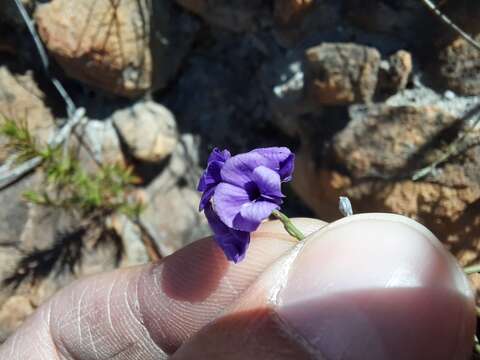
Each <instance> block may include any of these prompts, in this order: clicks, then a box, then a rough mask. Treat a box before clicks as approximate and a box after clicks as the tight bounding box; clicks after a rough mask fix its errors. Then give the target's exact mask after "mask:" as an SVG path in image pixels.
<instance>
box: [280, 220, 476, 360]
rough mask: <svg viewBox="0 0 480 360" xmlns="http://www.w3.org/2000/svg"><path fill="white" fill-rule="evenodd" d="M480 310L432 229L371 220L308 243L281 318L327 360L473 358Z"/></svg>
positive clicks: (340, 224)
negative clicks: (473, 343) (477, 314)
mask: <svg viewBox="0 0 480 360" xmlns="http://www.w3.org/2000/svg"><path fill="white" fill-rule="evenodd" d="M473 309H474V307H473V295H472V293H471V291H470V289H469V286H468V284H467V282H466V280H465V276H464V274H463V272H462V270H461V269H460V268H459V267H458V265H457V264H456V263H455V261H453V259H452V257H451V256H450V255H449V254H448V253H447V252H446V251H445V250H444V249H443V248H442V246H441V244H440V243H439V242H438V240H437V239H436V238H435V236H434V235H433V234H431V233H430V232H429V231H428V230H427V229H426V228H424V227H423V226H421V225H420V224H418V223H416V222H414V221H413V220H410V219H408V218H405V217H401V216H398V215H390V214H362V215H353V216H350V217H348V218H344V219H342V220H339V221H337V222H335V223H332V224H331V225H329V226H328V227H327V228H325V229H324V230H321V231H320V232H319V233H318V234H316V235H315V236H314V237H313V238H311V239H309V240H308V243H307V244H306V245H305V247H304V248H303V249H302V250H301V253H300V254H299V255H298V257H297V258H296V260H295V263H294V264H293V265H292V268H291V270H290V273H289V279H288V281H287V284H286V286H285V288H284V289H283V290H282V291H281V293H280V294H279V306H278V310H277V311H278V314H279V316H280V317H281V318H282V319H283V320H284V323H286V325H287V326H289V327H290V328H291V330H293V331H294V332H295V333H297V334H298V335H300V337H301V338H303V339H304V340H305V341H306V342H307V343H308V344H309V345H310V347H311V349H313V350H314V351H316V352H318V353H319V354H321V356H323V357H325V358H327V359H332V360H335V359H372V360H375V359H410V360H412V359H426V358H434V359H452V358H466V357H465V356H466V355H468V353H469V352H470V349H471V339H472V337H473V331H474V325H475V316H474V311H473ZM433 339H435V346H433V345H432V341H433Z"/></svg>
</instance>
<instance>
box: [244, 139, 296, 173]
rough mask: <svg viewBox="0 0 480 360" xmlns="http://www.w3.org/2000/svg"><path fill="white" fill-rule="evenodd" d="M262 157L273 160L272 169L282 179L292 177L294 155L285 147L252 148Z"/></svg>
mask: <svg viewBox="0 0 480 360" xmlns="http://www.w3.org/2000/svg"><path fill="white" fill-rule="evenodd" d="M251 152H255V153H258V154H260V155H262V156H263V157H265V158H267V159H269V160H271V161H273V162H274V163H275V167H271V169H272V170H276V171H278V173H279V175H280V179H281V180H282V181H290V180H291V179H292V173H293V164H294V160H295V155H294V154H293V153H292V152H291V151H290V149H289V148H287V147H268V148H259V149H255V150H252V151H251Z"/></svg>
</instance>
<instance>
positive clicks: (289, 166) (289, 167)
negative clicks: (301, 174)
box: [278, 154, 295, 181]
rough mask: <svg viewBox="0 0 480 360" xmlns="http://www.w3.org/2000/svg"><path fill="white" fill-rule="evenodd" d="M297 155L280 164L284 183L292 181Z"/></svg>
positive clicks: (281, 177)
mask: <svg viewBox="0 0 480 360" xmlns="http://www.w3.org/2000/svg"><path fill="white" fill-rule="evenodd" d="M294 164H295V154H290V156H289V157H287V158H286V159H285V160H284V161H282V162H281V163H280V170H279V171H278V173H279V175H280V179H282V181H290V180H292V174H293V169H294V167H295V165H294Z"/></svg>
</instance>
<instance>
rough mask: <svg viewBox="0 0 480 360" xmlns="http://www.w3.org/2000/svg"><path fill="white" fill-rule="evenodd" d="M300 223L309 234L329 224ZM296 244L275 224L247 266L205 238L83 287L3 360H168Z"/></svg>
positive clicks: (38, 320)
mask: <svg viewBox="0 0 480 360" xmlns="http://www.w3.org/2000/svg"><path fill="white" fill-rule="evenodd" d="M295 222H296V224H297V226H298V227H299V228H300V229H301V230H302V231H304V232H305V233H310V232H312V231H315V230H316V229H318V228H320V227H322V226H323V225H324V224H325V223H323V222H321V221H318V220H309V219H296V220H295ZM294 245H295V240H293V239H292V238H291V237H290V236H288V235H287V233H286V232H285V231H284V230H283V227H282V226H281V224H280V223H279V222H276V221H275V222H270V223H265V224H263V225H262V226H261V228H260V229H259V230H258V231H257V232H256V233H255V234H253V235H252V241H251V246H250V249H249V252H248V255H247V257H246V259H245V261H243V262H242V263H240V264H236V265H232V264H231V263H229V262H228V261H227V260H226V258H225V256H224V254H223V253H222V252H221V251H220V250H219V248H218V247H217V246H216V245H215V243H214V241H213V240H212V239H203V240H200V241H197V242H195V243H193V244H191V245H190V246H188V247H186V248H184V249H182V250H180V251H178V252H177V253H175V254H174V255H172V256H169V257H167V258H165V259H164V260H163V261H161V262H159V263H157V264H152V265H148V266H145V267H137V268H131V269H122V270H118V271H115V272H112V273H108V274H103V275H99V276H95V277H91V278H88V279H84V280H81V281H78V282H76V283H75V284H73V285H72V286H70V287H68V288H67V289H65V290H63V291H62V292H61V293H59V294H58V295H57V296H55V297H54V298H53V299H52V300H51V301H49V302H48V303H47V304H45V305H44V306H42V308H41V309H39V311H37V313H36V314H35V315H34V316H33V317H32V318H31V319H29V321H27V323H26V324H25V325H24V326H23V327H22V328H21V329H20V330H19V331H18V332H17V333H16V334H15V335H14V336H12V337H11V338H10V339H9V340H8V341H7V342H6V343H5V344H4V345H3V346H2V348H1V349H0V358H3V357H2V356H4V354H10V353H11V354H16V355H18V356H19V359H29V358H35V359H51V358H55V357H52V354H53V353H54V352H55V351H58V353H59V354H60V356H61V357H63V358H67V359H83V358H88V359H90V358H94V359H111V358H115V359H153V358H155V359H161V358H166V357H167V355H166V354H168V353H171V352H173V351H175V350H176V349H177V348H178V347H179V346H180V344H181V343H182V342H183V341H185V339H187V338H188V337H190V336H191V335H192V334H193V333H195V332H196V331H197V330H199V329H200V328H202V327H203V326H205V324H207V323H208V322H210V321H212V320H213V319H215V318H216V317H218V316H219V315H220V314H221V313H222V312H223V311H224V309H225V308H226V307H228V306H230V305H231V303H232V302H233V301H234V300H235V299H237V298H238V297H240V296H241V295H242V294H243V292H244V291H245V289H247V288H248V286H249V285H250V284H251V283H252V282H254V281H255V279H256V278H257V277H258V276H259V274H261V272H262V271H264V270H265V269H266V268H267V267H268V266H269V265H270V264H271V263H273V262H274V261H275V260H276V259H277V258H279V257H280V256H281V255H282V254H284V253H285V252H287V251H288V250H289V249H291V248H292V247H293V246H294ZM39 347H41V349H42V350H41V351H39ZM41 356H43V357H41ZM7 358H9V357H7Z"/></svg>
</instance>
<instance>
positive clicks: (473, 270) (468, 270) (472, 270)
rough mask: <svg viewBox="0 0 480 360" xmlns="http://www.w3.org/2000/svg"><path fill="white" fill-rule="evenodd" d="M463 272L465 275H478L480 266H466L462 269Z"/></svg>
mask: <svg viewBox="0 0 480 360" xmlns="http://www.w3.org/2000/svg"><path fill="white" fill-rule="evenodd" d="M463 271H465V274H467V275H471V274H475V273H478V272H480V264H477V265H472V266H467V267H465V268H463Z"/></svg>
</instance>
